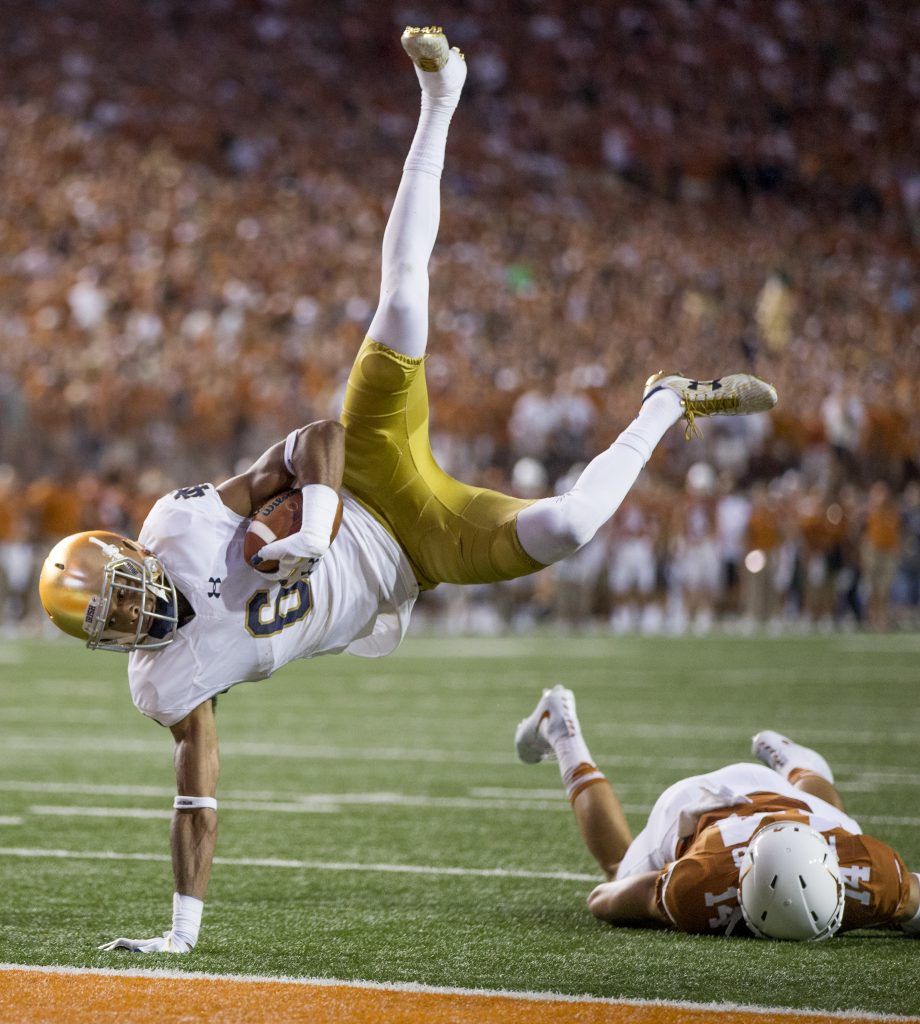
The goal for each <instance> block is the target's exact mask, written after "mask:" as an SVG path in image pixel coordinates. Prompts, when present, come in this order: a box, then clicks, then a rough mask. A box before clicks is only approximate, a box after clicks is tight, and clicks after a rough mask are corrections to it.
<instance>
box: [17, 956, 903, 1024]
mask: <svg viewBox="0 0 920 1024" xmlns="http://www.w3.org/2000/svg"><path fill="white" fill-rule="evenodd" d="M0 971H29V972H32V973H35V974H63V975H81V974H88V975H94V976H97V977H101V978H150V979H153V980H157V981H159V980H163V981H167V980H168V981H215V982H225V981H232V982H241V983H251V984H259V985H265V984H269V985H303V986H305V987H310V988H354V989H370V990H372V991H378V992H405V993H407V994H410V993H413V994H414V993H419V994H423V995H439V996H459V997H476V996H486V997H490V998H501V999H514V1000H522V1001H526V1002H534V1003H542V1002H553V1003H600V1004H603V1005H606V1006H633V1007H646V1006H655V1007H658V1006H661V1007H673V1008H674V1009H679V1010H696V1011H701V1012H706V1011H710V1012H713V1013H733V1012H744V1013H751V1014H764V1015H766V1014H778V1013H781V1014H785V1015H788V1016H790V1017H815V1016H818V1015H819V1014H820V1015H821V1016H822V1017H824V1018H826V1019H827V1020H829V1021H831V1020H850V1019H853V1018H856V1019H858V1020H865V1021H886V1022H887V1021H890V1022H892V1024H896V1022H898V1021H905V1022H915V1021H916V1020H917V1018H916V1017H904V1016H901V1015H900V1014H893V1013H871V1012H870V1011H867V1010H859V1009H855V1010H814V1009H804V1010H803V1009H797V1008H790V1007H785V1006H760V1005H757V1004H753V1003H752V1004H748V1003H694V1002H690V1001H688V1000H684V999H616V998H613V997H609V996H592V995H566V994H565V993H561V992H533V991H514V990H510V989H487V988H453V987H450V986H446V985H422V984H419V983H418V982H395V981H363V980H350V979H344V978H295V977H290V976H285V975H270V974H207V973H204V972H202V971H169V970H143V969H138V968H129V969H125V970H119V969H117V968H111V967H61V966H52V967H44V966H40V965H36V964H10V963H0Z"/></svg>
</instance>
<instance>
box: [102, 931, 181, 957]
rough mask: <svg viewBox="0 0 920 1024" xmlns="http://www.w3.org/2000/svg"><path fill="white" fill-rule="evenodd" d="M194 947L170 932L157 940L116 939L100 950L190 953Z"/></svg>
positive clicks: (108, 951) (107, 951)
mask: <svg viewBox="0 0 920 1024" xmlns="http://www.w3.org/2000/svg"><path fill="white" fill-rule="evenodd" d="M192 945H193V943H192V944H190V943H188V942H186V941H185V940H184V939H180V938H179V937H178V936H176V935H174V934H173V933H172V932H171V931H170V932H164V933H163V934H162V935H160V936H158V937H157V938H155V939H115V940H113V941H112V942H107V943H106V944H105V945H104V946H99V949H101V950H104V951H105V952H106V953H111V952H112V951H113V950H116V949H127V950H128V952H129V953H188V952H189V951H190V950H191V948H192Z"/></svg>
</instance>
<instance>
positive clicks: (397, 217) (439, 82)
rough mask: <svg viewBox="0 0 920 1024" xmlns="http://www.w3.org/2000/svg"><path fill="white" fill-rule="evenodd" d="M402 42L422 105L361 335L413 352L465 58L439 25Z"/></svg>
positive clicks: (423, 315)
mask: <svg viewBox="0 0 920 1024" xmlns="http://www.w3.org/2000/svg"><path fill="white" fill-rule="evenodd" d="M402 44H403V48H404V49H405V51H406V53H408V55H409V56H410V57H411V58H412V61H413V63H414V65H415V72H416V75H417V76H418V80H419V83H420V85H421V87H422V107H421V113H420V114H419V121H418V127H417V128H416V131H415V137H414V138H413V140H412V145H411V147H410V149H409V155H408V157H407V158H406V163H405V165H404V168H403V176H402V180H401V181H400V184H399V190H398V191H397V193H396V199H395V200H394V202H393V209H392V210H391V211H390V217H389V220H388V221H387V227H386V231H385V232H384V236H383V260H382V272H381V282H380V304H379V305H378V307H377V312H376V313H375V314H374V319H373V320H372V321H371V325H370V328H369V329H368V332H367V333H368V336H369V337H370V338H372V339H373V340H374V341H377V342H379V343H380V344H381V345H386V346H387V347H388V348H392V349H395V350H396V351H397V352H401V353H402V354H403V355H406V356H412V357H416V358H417V357H420V356H423V355H424V354H425V346H426V345H427V342H428V261H429V259H430V257H431V251H432V249H433V248H434V243H435V239H436V237H437V234H438V224H439V222H440V218H441V194H440V190H441V172H442V170H443V168H444V151H445V148H446V146H447V131H448V128H449V127H450V119H451V117H452V116H453V113H454V110H455V109H456V106H457V103H458V101H459V99H460V93H461V91H462V89H463V83H464V81H465V80H466V62H465V61H464V59H463V56H462V54H460V52H459V51H458V50H456V49H453V50H452V49H450V47H449V46H448V44H447V39H446V38H445V36H444V33H443V32H442V31H441V29H439V28H407V29H406V31H405V32H404V33H403V36H402Z"/></svg>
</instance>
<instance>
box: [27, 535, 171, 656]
mask: <svg viewBox="0 0 920 1024" xmlns="http://www.w3.org/2000/svg"><path fill="white" fill-rule="evenodd" d="M38 591H39V595H40V596H41V601H42V605H43V606H44V609H45V611H46V612H47V613H48V617H49V618H50V619H51V621H52V622H53V623H54V624H55V625H56V626H57V627H58V628H59V629H61V630H63V631H64V632H65V633H67V634H69V635H70V636H75V637H78V638H79V639H81V640H85V641H86V646H87V647H89V648H90V650H95V649H97V648H98V649H99V650H101V651H103V650H104V651H135V650H138V649H139V648H143V649H144V650H150V649H153V648H158V647H165V646H166V645H167V644H169V643H172V641H173V640H174V639H175V636H176V630H177V629H178V624H179V616H178V611H177V608H178V601H177V597H176V588H175V587H174V586H173V584H172V581H171V580H170V578H169V575H168V574H167V572H166V570H165V568H164V567H163V565H162V564H161V563H160V562H159V560H158V559H157V558H156V556H155V555H153V554H152V553H151V552H149V551H147V550H145V549H144V548H142V547H141V546H140V544H138V543H137V542H136V541H133V540H128V538H127V537H122V536H120V535H119V534H117V533H109V532H108V531H105V530H89V531H88V532H86V533H75V534H73V535H72V536H70V537H65V538H64V539H63V540H62V541H59V542H58V543H57V544H56V545H55V546H54V547H53V548H52V549H51V553H50V554H49V555H48V557H47V558H46V559H45V564H44V565H43V566H42V573H41V578H40V579H39V583H38ZM117 591H123V592H125V593H126V594H128V595H133V594H137V595H138V597H137V608H138V610H139V613H138V615H137V618H136V622H135V623H134V625H133V626H132V629H131V631H130V632H128V631H125V630H118V629H113V628H112V627H111V625H107V624H108V623H109V619H110V616H111V614H112V610H113V601H114V599H115V595H116V592H117Z"/></svg>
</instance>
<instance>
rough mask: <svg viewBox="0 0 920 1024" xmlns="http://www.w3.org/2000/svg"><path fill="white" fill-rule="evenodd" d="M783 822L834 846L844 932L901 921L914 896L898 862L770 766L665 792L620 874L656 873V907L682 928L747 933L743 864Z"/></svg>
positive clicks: (723, 772)
mask: <svg viewBox="0 0 920 1024" xmlns="http://www.w3.org/2000/svg"><path fill="white" fill-rule="evenodd" d="M786 820H791V821H800V822H802V823H805V824H808V825H810V826H811V827H813V828H816V829H817V830H818V831H819V832H821V833H822V834H823V835H824V837H825V838H826V839H827V840H828V842H829V843H831V845H832V846H834V848H835V851H836V853H837V858H838V861H839V863H840V868H841V874H842V876H843V879H844V883H845V891H846V892H845V902H844V916H843V924H842V925H841V930H842V931H848V930H851V929H853V928H871V927H876V926H879V925H886V924H891V923H893V922H894V920H895V919H896V918H897V917H898V915H899V914H900V912H901V910H902V909H903V907H904V905H905V903H906V901H907V899H908V897H909V892H910V887H909V874H908V871H907V868H906V867H905V865H904V862H903V860H901V858H900V856H899V855H898V854H897V853H896V852H895V851H894V850H893V849H891V847H889V846H887V845H886V844H885V843H883V842H881V841H880V840H878V839H874V838H873V837H872V836H866V835H863V834H862V831H861V829H860V827H859V824H858V823H857V822H856V821H854V819H853V818H851V817H850V816H849V815H847V814H845V813H844V812H843V811H841V810H839V809H838V808H836V807H833V806H832V805H831V804H829V803H827V802H826V801H824V800H821V799H820V798H818V797H815V796H812V795H810V794H808V793H805V792H804V791H803V790H800V789H797V788H796V787H794V786H792V785H791V784H790V783H789V782H787V781H786V780H785V779H784V778H783V777H782V776H780V775H778V774H777V773H776V772H773V771H772V770H771V769H769V768H766V767H765V766H763V765H755V764H747V763H742V764H734V765H728V766H727V767H725V768H721V769H719V770H718V771H715V772H710V773H709V774H708V775H698V776H693V777H692V778H689V779H683V780H681V781H680V782H677V783H675V784H674V785H673V786H671V787H669V788H668V789H667V790H665V792H664V793H662V795H661V796H660V797H659V798H658V800H657V801H656V803H655V806H654V807H653V808H652V812H651V814H650V815H649V821H648V824H647V825H646V827H645V829H643V831H642V832H641V833H640V834H639V835H638V836H637V837H636V839H635V840H634V842H633V844H632V845H631V846H630V848H629V849H628V850H627V853H626V856H625V857H624V859H623V862H622V863H621V865H620V868H619V871H618V872H617V877H618V878H625V877H627V876H629V875H632V874H638V873H641V872H644V871H648V870H658V872H659V874H658V880H657V886H656V899H657V902H658V906H659V908H660V909H661V910H662V912H663V913H664V915H665V917H666V919H667V920H668V921H669V922H670V924H671V926H672V927H674V928H676V929H678V930H680V931H687V932H702V933H706V934H732V933H733V932H734V931H735V930H737V931H739V932H743V931H744V925H743V923H742V919H741V910H740V907H739V904H738V888H737V885H738V868H739V865H740V863H741V858H742V856H743V855H744V852H745V850H746V848H747V845H748V843H749V842H750V840H751V837H752V836H753V835H754V833H755V832H756V831H757V830H758V829H759V828H761V827H762V826H764V825H767V824H770V823H771V822H774V821H786Z"/></svg>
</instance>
